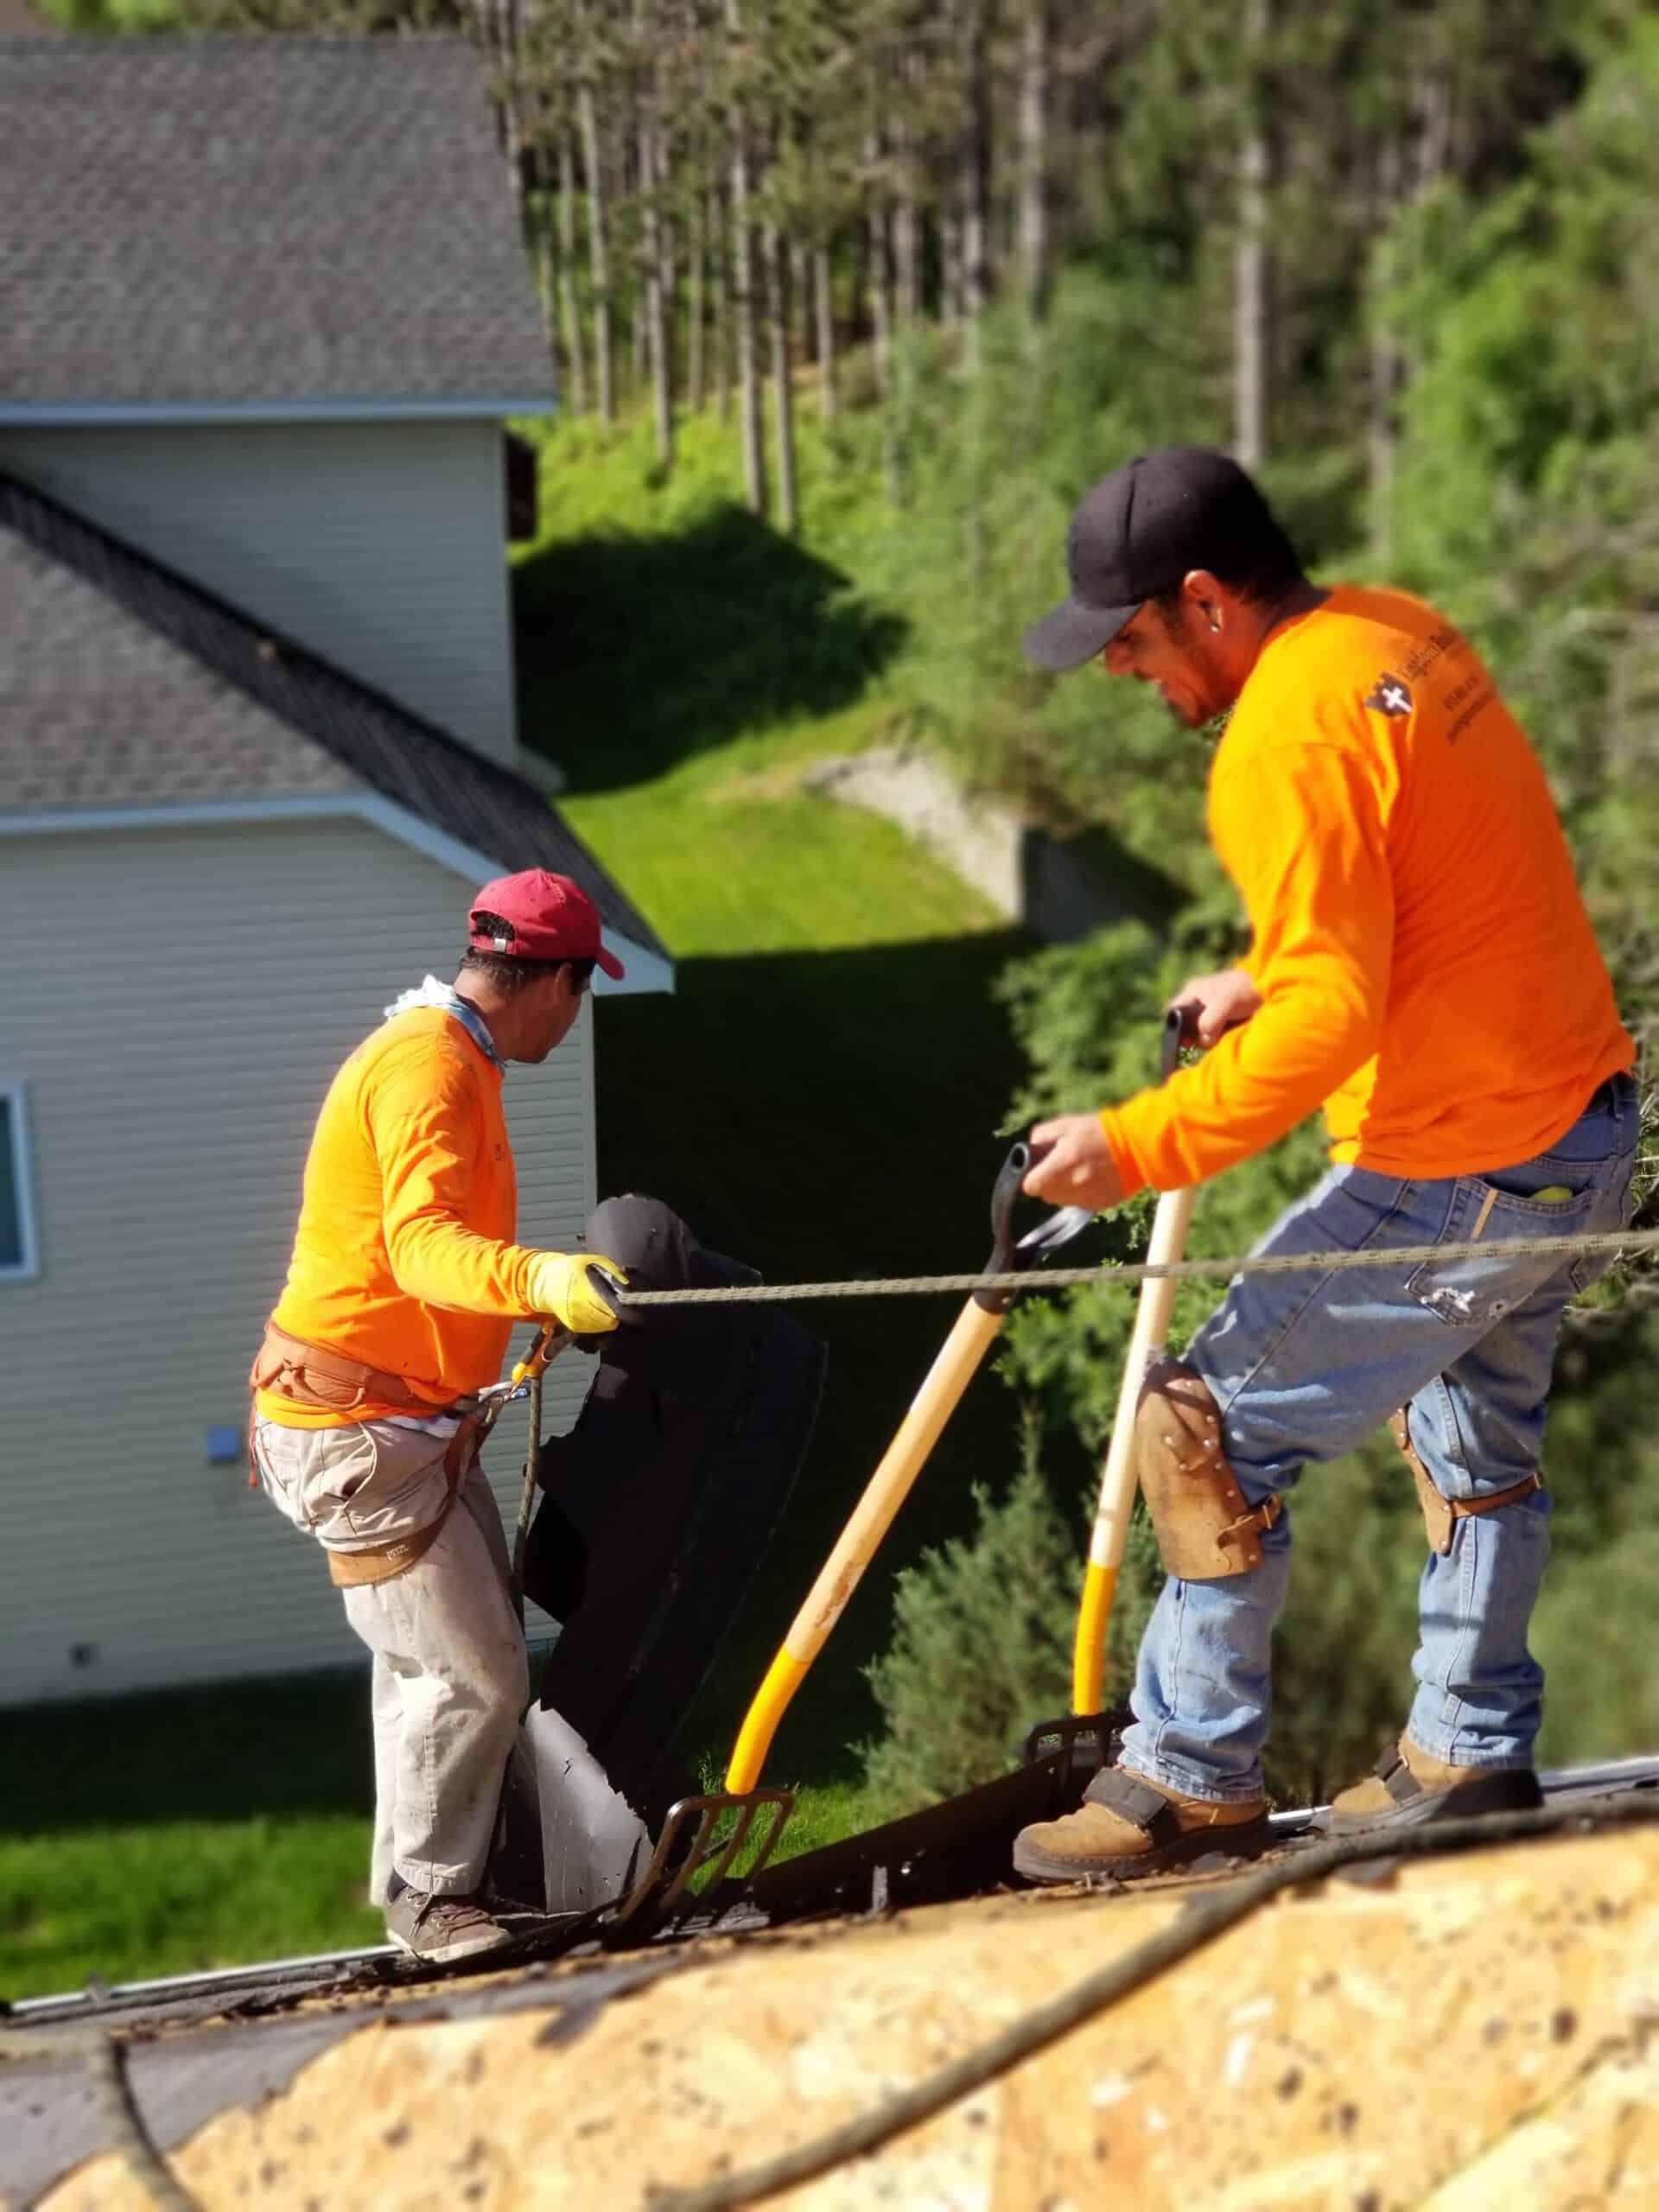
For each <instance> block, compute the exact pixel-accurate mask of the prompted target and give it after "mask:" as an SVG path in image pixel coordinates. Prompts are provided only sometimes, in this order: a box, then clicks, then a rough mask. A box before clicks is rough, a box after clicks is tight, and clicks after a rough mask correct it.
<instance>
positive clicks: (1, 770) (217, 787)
mask: <svg viewBox="0 0 1659 2212" xmlns="http://www.w3.org/2000/svg"><path fill="white" fill-rule="evenodd" d="M330 798H339V799H344V800H348V801H349V800H351V799H354V798H356V799H362V798H368V799H372V800H378V801H381V802H385V803H386V804H389V805H391V807H394V808H397V809H398V810H401V812H402V813H403V814H404V815H405V816H408V817H413V818H414V819H415V820H416V822H418V823H424V824H425V825H426V826H427V828H428V829H429V830H430V831H431V832H432V834H433V836H435V838H437V839H441V840H445V841H448V844H449V846H450V847H451V848H452V849H454V848H458V849H461V850H462V851H463V852H464V853H465V854H467V855H476V856H478V857H480V858H481V859H483V860H485V861H487V862H488V863H489V865H490V866H491V867H492V868H498V869H500V870H503V871H508V870H512V869H517V868H551V869H553V870H555V871H556V873H557V874H561V875H569V876H570V877H572V878H573V879H574V880H575V881H576V882H578V883H580V884H581V885H582V888H583V889H584V890H585V891H586V892H587V893H588V896H589V897H590V898H591V899H593V901H594V905H595V906H597V907H598V909H599V912H600V916H601V920H602V921H603V922H604V924H605V926H606V929H607V931H608V932H610V933H611V934H613V935H614V936H616V937H620V938H625V939H626V940H627V943H628V944H630V945H632V946H636V947H638V948H639V950H642V951H644V952H646V953H649V954H652V955H653V956H655V958H656V959H657V960H660V961H662V962H664V963H668V962H669V961H671V954H670V953H669V951H668V949H667V947H666V946H665V945H664V944H663V942H662V940H661V938H658V935H657V933H656V931H654V930H653V929H652V926H651V925H650V923H649V922H648V921H646V919H645V917H644V915H643V914H641V913H640V912H639V908H638V907H637V906H634V904H633V903H632V900H631V899H629V898H628V896H627V894H626V893H625V892H624V891H623V890H622V888H621V887H620V885H619V884H618V883H617V882H616V881H615V880H614V879H613V877H612V876H611V875H610V874H608V873H607V871H606V869H605V868H603V867H602V866H601V863H600V862H599V861H597V860H595V859H594V855H592V854H591V853H590V852H589V851H588V848H587V847H586V846H585V845H584V844H583V843H582V841H581V839H580V838H579V837H578V836H576V835H575V831H574V830H573V829H571V828H570V827H569V823H566V822H565V821H564V820H563V818H562V817H560V815H559V814H558V813H557V812H556V810H555V809H554V808H553V807H552V806H551V805H550V804H549V802H548V800H547V798H545V797H544V796H543V793H542V792H540V791H537V789H536V787H535V786H534V785H532V784H531V783H529V782H528V781H526V779H524V777H522V776H519V775H516V774H514V772H512V770H511V769H510V768H505V767H502V766H499V764H498V763H497V762H495V761H493V760H486V759H485V758H484V756H483V755H482V754H481V753H474V751H473V750H472V748H471V747H469V746H466V745H463V744H461V741H459V740H458V739H456V738H454V737H451V736H450V735H449V734H448V732H447V731H445V730H442V729H440V728H437V726H436V725H435V723H432V722H429V721H423V720H422V719H421V717H420V716H419V715H413V714H410V712H409V710H408V709H406V708H404V707H400V706H398V705H397V703H396V702H394V701H393V700H391V699H389V698H387V697H386V696H385V695H384V694H383V693H381V692H378V691H376V690H372V688H371V687H370V686H369V685H367V684H365V683H359V682H358V680H357V679H356V678H355V677H350V676H346V675H345V674H344V673H343V672H342V671H340V670H339V669H337V668H335V667H334V666H333V665H332V664H330V663H329V662H327V661H325V660H323V659H321V658H320V657H319V656H318V655H316V654H315V653H312V652H308V651H307V650H306V649H305V647H304V646H302V645H296V644H295V643H294V642H293V641H292V640H291V639H287V638H284V637H283V636H281V635H279V634H278V633H277V632H272V631H271V630H270V629H268V628H267V627H265V626H264V625H262V624H260V623H257V622H255V621H254V620H251V618H250V617H249V616H248V615H246V614H245V613H242V612H241V610H240V609H239V608H238V607H232V605H230V604H229V603H228V602H227V601H224V600H221V599H219V598H216V597H215V596H214V595H213V593H211V592H207V591H204V590H203V589H202V588H200V585H198V584H194V583H192V582H189V581H188V579H187V578H185V577H183V576H181V575H177V574H176V573H175V571H174V570H172V569H168V568H165V567H163V566H162V563H160V562H157V561H154V560H152V559H151V558H150V557H149V556H148V555H147V554H143V553H140V552H138V551H137V550H135V549H134V548H133V547H131V546H130V545H127V544H125V543H123V542H122V541H121V540H120V539H119V538H117V537H111V535H110V534H109V533H108V532H107V531H103V530H99V529H98V528H96V527H95V526H94V525H93V524H91V523H89V522H87V521H86V520H85V519H84V518H82V517H81V516H79V515H77V514H75V513H74V512H72V511H71V510H70V509H69V508H67V507H65V506H62V505H60V504H59V502H58V501H56V500H55V499H48V498H47V497H46V495H45V494H44V493H40V492H37V491H35V490H34V489H33V487H32V486H28V485H25V484H23V483H21V482H20V481H19V480H17V479H16V477H13V476H10V475H8V474H5V473H4V472H3V471H0V816H10V817H12V818H13V820H14V821H15V822H19V823H22V825H24V826H27V824H28V823H29V821H30V819H31V818H33V819H35V820H37V821H40V822H41V823H44V822H45V820H46V819H47V817H52V818H53V819H54V820H59V819H60V818H61V817H63V815H64V814H65V812H66V810H67V811H70V812H73V811H74V810H84V811H86V813H87V814H89V815H90V814H91V813H92V811H93V810H100V814H101V810H105V809H111V808H114V809H118V810H131V811H133V812H135V813H136V812H137V810H141V809H142V810H150V811H152V812H154V811H155V810H158V809H177V808H187V807H190V806H212V805H217V806H219V807H221V808H222V807H223V806H224V805H225V804H226V802H232V803H235V802H257V803H269V802H272V801H281V800H295V801H305V802H313V803H316V804H323V803H326V802H327V800H329V799H330ZM101 818H102V817H101Z"/></svg>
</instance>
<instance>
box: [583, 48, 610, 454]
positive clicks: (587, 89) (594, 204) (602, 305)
mask: <svg viewBox="0 0 1659 2212" xmlns="http://www.w3.org/2000/svg"><path fill="white" fill-rule="evenodd" d="M576 119H577V123H578V124H579V127H580V129H581V131H582V166H583V168H585V169H586V170H587V172H588V267H589V269H590V270H592V272H593V287H592V289H593V298H594V384H595V386H596V388H597V397H598V404H599V419H600V421H601V423H602V424H603V425H604V427H605V428H606V429H607V430H608V429H610V428H611V427H612V425H613V423H615V421H616V365H615V360H614V358H613V339H612V333H611V257H610V242H609V238H608V233H607V212H608V211H607V206H606V195H605V168H604V164H603V162H601V160H600V151H599V108H598V103H597V102H596V101H595V99H594V88H593V86H592V84H591V83H590V82H588V81H587V80H584V81H583V82H582V84H580V85H579V86H577V87H576Z"/></svg>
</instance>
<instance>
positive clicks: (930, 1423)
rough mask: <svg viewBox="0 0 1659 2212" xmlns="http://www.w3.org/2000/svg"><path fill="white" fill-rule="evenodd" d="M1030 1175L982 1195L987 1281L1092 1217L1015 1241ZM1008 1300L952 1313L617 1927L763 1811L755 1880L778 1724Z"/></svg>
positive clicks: (1017, 1150) (716, 1869) (674, 1889)
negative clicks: (738, 1721) (1017, 1213)
mask: <svg viewBox="0 0 1659 2212" xmlns="http://www.w3.org/2000/svg"><path fill="white" fill-rule="evenodd" d="M1030 1165H1031V1154H1030V1151H1029V1149H1028V1147H1027V1146H1025V1145H1023V1144H1016V1145H1015V1146H1014V1147H1013V1149H1012V1150H1011V1151H1010V1152H1009V1154H1008V1156H1007V1160H1005V1161H1004V1162H1003V1164H1002V1169H1001V1173H1000V1174H999V1175H998V1177H997V1179H996V1185H995V1189H994V1190H993V1192H992V1193H991V1234H992V1237H993V1240H994V1242H993V1245H992V1250H991V1256H990V1258H989V1260H988V1262H986V1267H985V1272H986V1274H1008V1273H1010V1272H1014V1271H1017V1270H1020V1269H1023V1268H1029V1267H1033V1266H1035V1265H1036V1264H1037V1263H1038V1262H1040V1261H1041V1260H1043V1259H1044V1258H1046V1256H1047V1255H1048V1254H1049V1253H1051V1252H1053V1251H1056V1250H1058V1249H1059V1247H1060V1246H1061V1245H1063V1244H1068V1243H1071V1239H1072V1238H1073V1237H1074V1236H1078V1235H1080V1234H1081V1232H1082V1231H1083V1230H1085V1229H1087V1228H1088V1227H1089V1225H1090V1223H1091V1222H1092V1221H1093V1219H1094V1216H1093V1214H1092V1213H1091V1212H1090V1211H1087V1210H1086V1209H1085V1208H1084V1207H1081V1206H1065V1207H1063V1208H1061V1209H1060V1211H1058V1212H1056V1213H1053V1214H1051V1215H1050V1216H1049V1217H1048V1218H1047V1219H1046V1221H1043V1222H1041V1223H1039V1224H1038V1226H1037V1227H1036V1228H1035V1229H1033V1230H1029V1231H1028V1232H1027V1234H1026V1235H1025V1236H1022V1237H1020V1239H1019V1240H1018V1241H1017V1242H1016V1241H1015V1238H1014V1205H1015V1201H1016V1200H1017V1199H1018V1198H1019V1196H1020V1185H1021V1184H1022V1183H1023V1182H1024V1180H1025V1177H1026V1174H1027V1170H1028V1168H1029V1167H1030ZM1017 1295H1018V1294H1017V1293H1016V1292H1014V1291H1011V1290H1001V1291H988V1290H979V1291H976V1292H975V1293H974V1294H973V1295H972V1297H971V1298H969V1301H968V1303H967V1304H966V1305H965V1306H963V1310H962V1312H961V1313H960V1314H959V1315H958V1316H957V1323H956V1326H955V1327H954V1328H953V1329H952V1330H951V1332H950V1336H949V1337H948V1338H946V1339H945V1342H944V1346H943V1348H942V1349H941V1351H940V1352H939V1355H938V1358H937V1359H935V1361H934V1363H933V1364H932V1366H931V1368H930V1369H929V1370H928V1374H927V1377H926V1380H925V1382H924V1383H923V1384H922V1387H921V1389H919V1390H918V1392H917V1394H916V1396H915V1399H914V1401H913V1402H912V1405H911V1408H910V1410H909V1412H908V1413H907V1414H906V1415H905V1418H904V1420H903V1421H902V1422H901V1423H900V1424H899V1432H898V1433H897V1434H896V1435H895V1436H894V1438H893V1442H892V1443H891V1444H890V1445H889V1446H887V1451H886V1452H885V1453H884V1454H883V1456H882V1459H881V1462H880V1465H879V1466H878V1467H877V1468H876V1471H875V1472H874V1474H873V1475H872V1476H871V1478H870V1479H869V1482H868V1484H867V1485H866V1487H865V1491H864V1494H863V1496H862V1497H861V1498H860V1500H859V1502H858V1503H857V1505H856V1506H855V1508H854V1510H853V1513H852V1516H851V1518H850V1519H849V1521H848V1522H847V1525H846V1527H845V1528H844V1529H842V1533H841V1536H840V1538H839V1540H838V1541H837V1542H836V1548H835V1549H834V1550H833V1551H832V1552H831V1553H830V1554H829V1558H828V1560H825V1562H824V1565H823V1569H822V1571H821V1573H819V1575H818V1579H817V1581H816V1582H815V1583H814V1584H813V1586H812V1587H811V1590H810V1592H809V1593H808V1595H807V1599H806V1602H805V1604H804V1605H803V1606H802V1607H801V1609H800V1611H799V1612H798V1613H797V1614H796V1616H795V1618H794V1621H793V1622H792V1624H791V1627H790V1630H789V1633H788V1634H787V1635H786V1636H785V1638H784V1641H783V1643H782V1644H781V1646H780V1647H779V1651H778V1655H777V1656H776V1657H775V1658H774V1659H773V1661H772V1665H771V1667H770V1668H769V1669H768V1670H767V1673H766V1680H765V1681H763V1682H762V1683H761V1685H760V1689H759V1690H758V1691H757V1692H756V1694H755V1697H754V1700H753V1704H752V1705H751V1706H750V1707H749V1709H748V1712H747V1715H746V1716H745V1718H744V1721H743V1726H742V1727H741V1729H740V1730H739V1732H738V1737H737V1742H736V1744H735V1745H734V1748H733V1751H732V1757H731V1763H730V1764H729V1766H728V1768H727V1770H726V1787H725V1789H723V1790H721V1791H718V1792H715V1793H713V1794H711V1795H709V1796H705V1797H683V1798H681V1799H680V1800H679V1802H677V1804H674V1805H672V1806H671V1807H670V1808H669V1814H668V1818H667V1820H666V1821H665V1822H664V1827H663V1833H662V1835H661V1837H660V1838H659V1839H658V1845H657V1848H656V1851H655V1853H653V1854H652V1861H651V1864H650V1866H647V1867H646V1869H645V1872H644V1874H643V1875H642V1876H641V1877H640V1878H639V1881H638V1883H636V1885H634V1887H633V1889H632V1890H631V1891H629V1893H628V1895H627V1897H626V1898H625V1899H624V1900H623V1902H622V1904H620V1907H619V1908H618V1910H617V1912H616V1915H615V1917H616V1919H617V1920H619V1921H623V1920H626V1919H629V1918H630V1917H632V1915H634V1914H635V1913H637V1912H638V1911H639V1910H640V1908H641V1907H642V1906H643V1905H645V1904H647V1903H653V1904H656V1905H657V1906H658V1908H659V1909H660V1910H664V1911H666V1910H669V1909H670V1908H671V1907H672V1906H673V1905H674V1904H676V1903H677V1901H678V1899H679V1898H680V1897H681V1896H682V1895H683V1892H684V1890H685V1887H686V1885H687V1884H688V1883H689V1882H690V1880H691V1879H692V1878H693V1876H694V1875H696V1874H697V1873H698V1872H701V1871H702V1868H703V1867H705V1866H712V1868H713V1873H712V1875H711V1878H710V1886H711V1887H712V1886H714V1885H716V1884H718V1883H720V1882H721V1881H723V1880H724V1879H725V1878H726V1876H727V1874H728V1872H730V1870H731V1868H732V1866H734V1864H735V1862H736V1859H737V1856H738V1853H739V1852H740V1851H741V1849H742V1847H743V1846H744V1844H745V1843H746V1842H747V1840H748V1839H749V1837H750V1835H751V1834H752V1833H753V1831H754V1829H755V1827H756V1825H757V1821H758V1817H759V1815H760V1813H761V1812H762V1811H763V1810H766V1811H769V1812H770V1815H771V1817H770V1820H769V1821H768V1823H767V1825H766V1830H765V1832H764V1834H763V1836H762V1840H761V1843H760V1849H759V1852H758V1853H757V1856H756V1858H755V1859H754V1861H753V1865H752V1866H750V1867H749V1868H748V1869H747V1872H748V1873H750V1874H752V1875H753V1874H758V1873H759V1872H760V1869H761V1867H762V1866H765V1865H766V1861H767V1860H768V1859H770V1858H771V1856H772V1853H773V1852H774V1851H775V1850H776V1849H777V1847H778V1844H779V1840H780V1839H781V1838H782V1835H783V1833H784V1829H785V1826H786V1825H787V1823H788V1821H789V1816H790V1814H791V1812H792V1811H793V1809H794V1804H795V1800H794V1796H793V1793H792V1792H791V1791H790V1790H787V1789H760V1788H759V1787H757V1785H758V1783H759V1782H760V1774H761V1770H762V1769H763V1768H764V1766H765V1764H766V1754H767V1752H768V1751H770V1750H771V1748H772V1738H773V1736H774V1735H775V1734H776V1733H777V1730H778V1726H779V1722H780V1721H781V1720H782V1719H783V1717H784V1713H785V1710H786V1709H787V1707H788V1705H789V1701H790V1700H791V1698H792V1697H793V1696H794V1694H795V1693H796V1691H797V1690H798V1688H800V1686H801V1683H802V1682H803V1681H804V1680H805V1678H806V1674H807V1669H809V1668H810V1666H811V1664H812V1662H813V1661H814V1660H815V1659H816V1658H817V1656H818V1653H819V1652H820V1651H821V1650H822V1649H823V1646H824V1643H825V1642H826V1641H827V1639H828V1637H829V1632H830V1630H832V1629H833V1628H834V1627H835V1624H836V1622H837V1621H838V1620H839V1619H840V1618H841V1616H842V1613H843V1612H844V1611H846V1609H847V1605H848V1602H849V1599H851V1597H852V1594H853V1592H854V1591H855V1589H856V1588H857V1587H858V1585H859V1581H860V1580H861V1577H862V1575H863V1573H864V1570H865V1568H866V1567H868V1565H869V1563H870V1560H872V1559H873V1558H874V1554H875V1552H876V1548H877V1547H878V1546H879V1545H880V1541H881V1539H882V1537H883V1536H885V1535H886V1534H887V1530H888V1529H889V1528H890V1527H891V1526H892V1524H893V1516H895V1515H896V1514H897V1512H898V1510H899V1507H900V1506H901V1505H902V1504H903V1503H904V1502H905V1499H906V1497H907V1496H908V1495H909V1493H910V1490H911V1486H912V1484H913V1483H914V1482H915V1480H916V1478H917V1476H918V1474H919V1473H920V1472H921V1471H922V1468H923V1466H924V1465H925V1463H926V1460H927V1458H928V1455H929V1453H930V1452H931V1451H932V1449H933V1446H934V1445H935V1444H936V1443H937V1442H938V1439H939V1435H940V1433H941V1431H942V1430H943V1429H944V1425H945V1422H946V1421H948V1420H949V1419H950V1415H951V1414H952V1413H953V1412H954V1411H955V1409H956V1407H957V1402H958V1401H959V1400H960V1399H961V1397H962V1395H963V1391H964V1390H965V1389H967V1387H968V1385H969V1382H970V1381H971V1380H972V1378H973V1376H974V1374H975V1371H976V1369H977V1368H978V1366H979V1364H980V1363H981V1361H982V1359H983V1358H984V1357H985V1354H986V1352H987V1351H988V1349H989V1347H990V1344H991V1341H992V1339H993V1338H995V1335H996V1333H997V1332H998V1330H999V1329H1000V1328H1001V1325H1002V1322H1003V1319H1004V1318H1005V1316H1006V1315H1007V1311H1008V1308H1009V1307H1010V1306H1012V1305H1013V1303H1014V1299H1015V1297H1016V1296H1017ZM727 1814H734V1815H735V1816H736V1818H735V1821H734V1826H733V1827H732V1830H731V1832H730V1834H728V1835H727V1836H725V1837H724V1838H723V1839H722V1840H720V1841H718V1842H716V1841H715V1832H716V1829H717V1828H718V1826H719V1823H720V1821H721V1818H722V1817H723V1816H724V1815H727Z"/></svg>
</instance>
